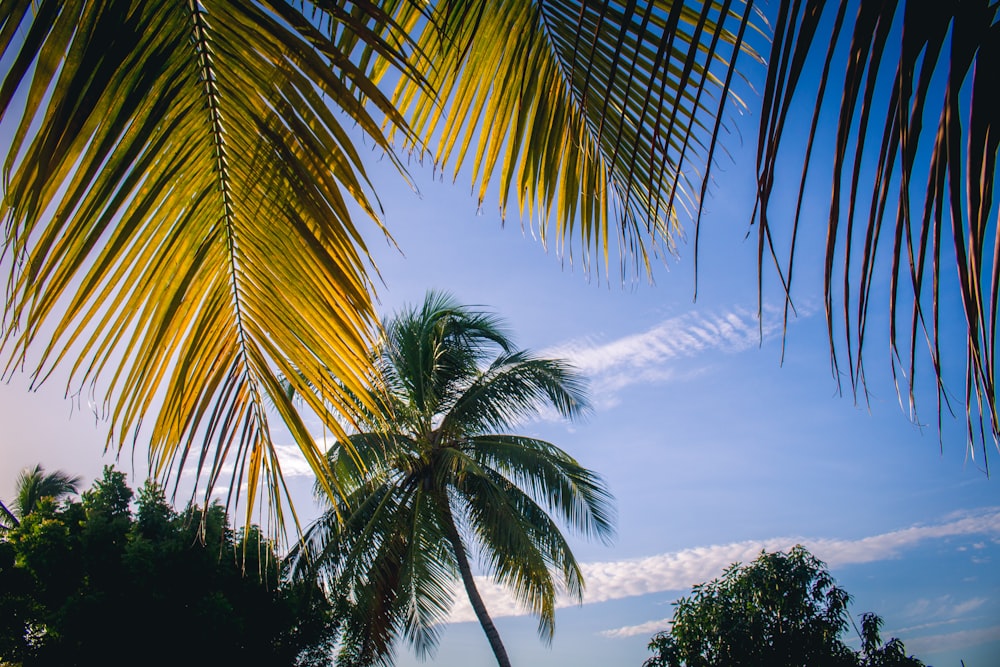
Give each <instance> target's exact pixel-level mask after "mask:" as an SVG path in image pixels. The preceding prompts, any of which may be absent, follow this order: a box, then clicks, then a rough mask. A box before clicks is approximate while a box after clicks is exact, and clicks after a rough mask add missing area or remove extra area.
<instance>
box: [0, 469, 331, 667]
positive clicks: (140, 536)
mask: <svg viewBox="0 0 1000 667" xmlns="http://www.w3.org/2000/svg"><path fill="white" fill-rule="evenodd" d="M132 500H133V492H132V490H131V489H130V488H128V486H127V485H126V484H125V476H124V475H123V474H122V473H120V472H118V471H115V470H113V469H111V468H110V467H107V468H105V470H104V474H103V476H102V477H101V478H100V479H98V480H97V481H95V483H94V485H93V486H92V487H91V488H90V489H89V490H88V491H86V492H84V494H83V498H82V500H80V501H68V500H66V501H63V502H61V503H57V502H56V501H55V500H54V499H53V498H52V497H51V496H47V497H44V498H43V499H42V500H40V501H39V502H38V503H37V505H36V506H35V507H34V508H33V509H32V510H31V512H30V513H28V514H26V515H24V516H22V517H21V523H20V525H19V526H17V527H16V528H14V529H12V530H10V531H8V532H7V533H6V535H4V536H3V538H0V663H4V664H7V663H10V664H17V665H23V666H24V667H32V666H39V667H48V666H52V667H55V666H57V665H58V666H67V667H69V666H73V665H81V666H83V665H134V664H137V663H141V664H149V665H179V664H197V665H222V664H240V663H243V664H267V665H288V666H289V667H291V666H294V665H326V664H329V659H330V654H331V652H332V649H333V646H332V641H333V637H334V633H335V630H336V621H335V617H334V616H333V613H332V609H331V606H330V605H329V604H328V603H327V601H326V598H325V597H324V596H323V593H322V591H320V590H319V588H318V587H317V586H316V585H315V583H310V582H303V583H297V584H294V585H283V584H282V582H281V579H280V564H279V561H278V559H277V555H276V554H275V551H274V549H273V547H272V545H271V543H270V542H269V541H268V540H266V539H264V538H262V536H261V533H260V530H259V529H258V528H257V527H256V526H249V527H247V528H245V529H243V530H241V531H240V532H234V531H233V530H232V529H231V528H230V527H229V524H228V518H227V516H226V513H225V511H224V510H223V508H222V507H221V506H219V505H212V506H210V507H208V508H207V509H206V510H205V511H202V509H200V508H197V507H194V506H189V507H187V508H186V509H185V510H184V511H183V512H179V513H178V512H175V511H174V510H173V509H172V508H171V507H170V505H169V504H168V503H167V502H166V500H165V497H164V494H163V491H162V489H161V488H160V487H158V486H157V485H155V484H153V483H147V484H146V485H145V486H143V488H142V489H141V490H140V491H139V494H138V498H137V502H136V503H135V511H134V512H133V510H132Z"/></svg>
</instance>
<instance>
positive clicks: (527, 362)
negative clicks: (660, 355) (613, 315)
mask: <svg viewBox="0 0 1000 667" xmlns="http://www.w3.org/2000/svg"><path fill="white" fill-rule="evenodd" d="M383 330H384V332H385V334H384V338H383V339H382V341H381V342H380V344H379V346H378V347H377V349H376V352H375V356H376V361H375V366H376V368H378V369H379V373H380V375H379V378H378V383H379V386H380V387H381V392H380V394H379V397H380V400H382V401H383V402H384V403H385V405H384V407H383V409H382V410H381V411H379V412H377V413H373V414H372V415H371V418H370V420H369V421H368V422H367V423H365V424H364V426H365V428H366V430H365V431H363V432H361V433H358V434H355V435H353V436H351V437H350V445H349V446H348V445H347V443H337V444H335V445H334V446H333V447H332V448H331V450H330V452H329V457H330V462H331V467H332V469H333V471H334V473H335V477H334V479H335V480H336V482H337V483H339V484H340V494H339V495H338V500H339V502H338V503H337V504H336V506H333V507H331V508H330V509H329V510H327V512H326V513H325V514H324V515H323V517H321V519H319V520H318V521H317V522H316V523H315V524H314V525H313V526H312V527H310V529H309V530H308V531H307V532H306V535H305V536H304V539H303V542H302V543H301V544H300V546H299V547H298V548H297V551H295V552H293V554H292V555H291V556H290V560H291V562H292V565H293V567H294V568H296V570H297V571H298V572H299V573H300V576H303V575H304V576H306V578H308V577H309V576H313V573H316V572H318V573H319V574H320V576H323V577H325V579H326V580H327V581H328V586H327V588H328V589H332V590H338V591H340V592H341V593H342V594H343V595H344V596H345V598H346V599H347V601H348V602H350V603H352V604H353V605H354V606H355V607H357V611H358V613H357V614H356V616H355V618H357V619H359V620H360V622H358V623H356V624H355V625H354V626H351V625H349V626H348V627H347V628H346V629H347V630H349V632H347V633H345V639H346V645H347V652H346V654H344V655H342V658H347V657H349V658H350V659H351V660H355V661H357V662H358V663H360V664H371V663H373V662H378V661H380V660H387V659H389V658H391V651H392V643H393V640H394V639H395V638H396V637H397V636H398V635H400V634H402V635H403V636H405V637H406V638H407V639H409V641H410V642H411V643H412V644H413V645H414V646H415V648H416V649H417V652H418V654H419V655H421V656H426V655H427V654H428V652H429V651H430V650H431V649H432V648H433V647H434V646H435V644H436V641H437V638H438V633H439V632H440V624H441V623H442V622H443V621H445V620H446V618H447V615H448V612H449V610H450V608H451V606H452V602H453V599H452V596H453V592H452V587H453V583H454V582H455V581H456V580H461V582H462V584H463V585H464V587H465V591H466V593H467V595H468V597H469V600H470V602H471V603H472V607H473V609H474V611H475V613H476V617H477V618H478V619H479V622H480V624H481V625H482V626H483V630H484V632H485V633H486V636H487V638H488V639H489V642H490V646H491V648H492V649H493V652H494V654H495V655H496V658H497V662H498V663H499V664H500V665H503V666H508V665H510V661H509V659H508V658H507V654H506V650H505V649H504V646H503V642H502V641H501V639H500V635H499V633H498V632H497V629H496V627H495V625H494V623H493V621H492V619H491V618H490V615H489V613H488V610H487V609H486V606H485V604H484V602H483V600H482V597H481V596H480V594H479V591H478V589H477V587H476V584H475V579H474V577H473V571H472V563H471V556H470V554H473V553H476V552H478V553H479V554H480V557H481V560H482V564H483V566H484V567H485V568H486V571H487V572H488V573H489V574H490V575H491V576H492V577H493V579H494V580H495V581H497V582H498V583H500V584H502V585H504V586H505V587H506V588H508V589H509V590H510V591H511V592H512V593H513V594H514V596H515V597H516V598H517V599H518V600H519V601H520V602H521V603H523V604H524V605H525V606H526V608H527V609H529V610H531V611H532V612H534V613H535V614H536V615H537V616H538V619H539V625H538V631H539V634H540V635H541V636H542V637H543V638H544V639H550V638H551V636H552V633H553V630H554V623H555V598H556V591H557V581H556V580H555V578H554V577H553V573H557V574H558V575H559V578H560V579H561V580H562V584H563V585H564V586H565V589H566V591H567V592H568V593H569V594H570V595H571V596H575V597H577V598H580V597H581V596H582V593H583V587H584V581H583V575H582V573H581V571H580V567H579V565H578V564H577V562H576V559H575V558H574V557H573V554H572V551H571V550H570V547H569V544H568V543H567V542H566V540H565V539H564V537H563V535H562V533H561V532H560V530H559V528H558V526H557V524H556V522H555V520H554V519H553V518H552V516H553V515H554V516H555V517H556V518H557V519H561V520H562V521H563V522H565V523H566V524H568V525H569V526H570V527H572V528H575V529H577V530H579V531H581V532H582V533H583V534H584V535H587V536H595V537H598V538H600V539H602V540H605V541H607V540H608V539H610V537H611V535H612V532H613V523H614V518H613V510H612V498H611V495H610V493H609V492H608V490H607V489H606V488H605V486H604V484H603V483H602V482H601V480H600V478H599V477H598V476H597V475H595V474H594V473H592V472H590V471H588V470H587V469H585V468H583V467H582V466H580V464H579V463H577V462H576V460H574V459H573V458H572V457H571V456H570V455H569V454H567V453H566V452H564V451H563V450H561V449H559V448H558V447H556V446H555V445H552V444H550V443H548V442H544V441H542V440H538V439H536V438H531V437H528V436H521V435H512V434H508V433H507V431H508V429H510V428H511V427H512V426H514V425H516V424H517V423H518V422H520V421H521V420H523V419H525V418H529V417H531V416H533V415H535V414H536V413H537V411H538V410H539V408H540V407H541V406H543V405H550V406H551V407H553V408H555V410H556V411H558V413H559V414H561V415H563V416H564V417H575V416H578V415H579V414H581V412H582V411H583V410H584V409H585V407H586V399H585V395H584V390H583V386H582V384H581V380H580V378H579V377H578V376H577V375H576V374H575V373H574V372H573V370H572V369H571V368H570V367H569V366H567V365H566V364H565V363H564V362H562V361H559V360H553V359H540V358H537V357H535V356H533V355H532V354H530V353H529V352H527V351H524V350H517V349H515V348H514V346H513V343H512V341H511V339H510V337H509V335H508V334H507V332H506V331H504V329H503V326H502V324H501V322H500V321H499V320H497V319H496V318H495V317H494V316H492V315H490V314H487V313H484V312H478V311H475V310H472V309H470V308H467V307H463V306H459V305H457V304H456V303H455V302H454V301H453V300H452V299H451V298H450V297H448V296H447V295H444V294H438V293H433V292H431V293H428V295H427V297H426V299H425V300H424V303H423V304H422V305H421V306H419V307H415V308H410V309H405V310H403V311H402V312H400V313H398V314H397V315H396V316H395V317H394V318H392V319H390V320H388V321H387V322H386V323H385V324H384V327H383ZM349 452H354V455H349ZM332 483H334V480H331V484H332ZM355 626H356V627H355Z"/></svg>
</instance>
